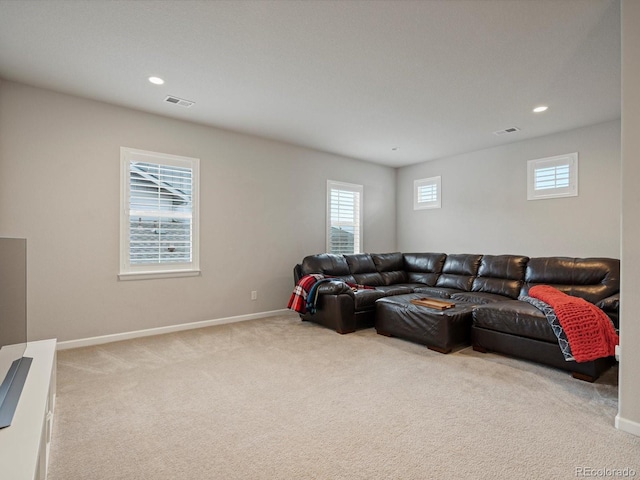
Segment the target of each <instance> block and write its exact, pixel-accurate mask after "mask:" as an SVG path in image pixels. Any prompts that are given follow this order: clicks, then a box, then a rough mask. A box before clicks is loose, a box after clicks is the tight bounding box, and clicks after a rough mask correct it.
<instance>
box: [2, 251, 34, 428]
mask: <svg viewBox="0 0 640 480" xmlns="http://www.w3.org/2000/svg"><path fill="white" fill-rule="evenodd" d="M26 346H27V241H26V240H25V239H21V238H0V428H4V427H6V426H8V425H10V424H11V419H12V417H13V411H14V410H15V406H16V404H17V402H18V399H19V397H20V391H21V389H22V387H21V386H18V384H19V383H20V382H24V380H25V378H26V375H27V372H28V367H29V365H30V360H29V361H27V362H23V360H24V358H23V355H24V351H25V348H26ZM23 363H24V364H23ZM21 365H22V366H21ZM25 369H26V371H25Z"/></svg>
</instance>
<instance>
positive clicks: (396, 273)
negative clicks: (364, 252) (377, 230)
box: [371, 252, 407, 285]
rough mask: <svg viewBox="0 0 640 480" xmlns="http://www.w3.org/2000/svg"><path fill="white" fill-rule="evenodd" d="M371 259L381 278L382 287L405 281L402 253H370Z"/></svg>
mask: <svg viewBox="0 0 640 480" xmlns="http://www.w3.org/2000/svg"><path fill="white" fill-rule="evenodd" d="M371 258H372V259H373V263H374V264H375V266H376V270H377V271H378V273H379V274H380V276H381V277H382V281H383V282H384V285H394V284H396V283H405V282H406V281H407V274H406V272H405V271H404V260H403V259H402V253H400V252H395V253H372V254H371Z"/></svg>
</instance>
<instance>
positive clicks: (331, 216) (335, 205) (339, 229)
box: [327, 180, 363, 255]
mask: <svg viewBox="0 0 640 480" xmlns="http://www.w3.org/2000/svg"><path fill="white" fill-rule="evenodd" d="M362 192H363V187H362V185H354V184H351V183H342V182H334V181H332V180H329V181H327V252H328V253H335V254H339V255H348V254H353V253H361V252H362Z"/></svg>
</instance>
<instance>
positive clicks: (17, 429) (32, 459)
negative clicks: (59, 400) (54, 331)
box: [0, 340, 56, 480]
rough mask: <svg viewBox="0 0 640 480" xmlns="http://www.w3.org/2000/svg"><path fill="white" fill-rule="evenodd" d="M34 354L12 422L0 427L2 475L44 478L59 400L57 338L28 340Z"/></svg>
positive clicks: (27, 479) (26, 479)
mask: <svg viewBox="0 0 640 480" xmlns="http://www.w3.org/2000/svg"><path fill="white" fill-rule="evenodd" d="M24 356H25V357H31V358H33V361H32V363H31V368H30V369H29V374H28V375H27V380H26V382H25V384H24V388H23V390H22V394H21V395H20V401H19V402H18V407H17V408H16V412H15V414H14V416H13V421H12V423H11V426H9V427H7V428H4V429H2V430H0V478H2V479H5V478H6V479H11V480H45V479H46V478H47V465H48V460H49V458H48V457H49V444H50V442H51V428H52V426H53V410H54V408H55V401H56V341H55V340H42V341H38V342H29V343H28V344H27V348H26V350H25V352H24Z"/></svg>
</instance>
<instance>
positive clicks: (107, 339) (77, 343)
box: [57, 309, 290, 350]
mask: <svg viewBox="0 0 640 480" xmlns="http://www.w3.org/2000/svg"><path fill="white" fill-rule="evenodd" d="M287 312H290V310H287V309H282V310H272V311H270V312H260V313H250V314H248V315H238V316H235V317H225V318H217V319H215V320H203V321H201V322H191V323H181V324H178V325H169V326H166V327H157V328H148V329H146V330H136V331H133V332H123V333H114V334H111V335H101V336H99V337H89V338H80V339H78V340H67V341H65V342H58V345H57V349H58V350H67V349H69V348H79V347H90V346H92V345H101V344H103V343H111V342H119V341H121V340H129V339H132V338H139V337H150V336H151V335H162V334H164V333H172V332H179V331H182V330H193V329H196V328H204V327H211V326H214V325H224V324H225V323H236V322H244V321H246V320H255V319H258V318H267V317H273V316H275V315H282V314H284V313H287Z"/></svg>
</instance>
